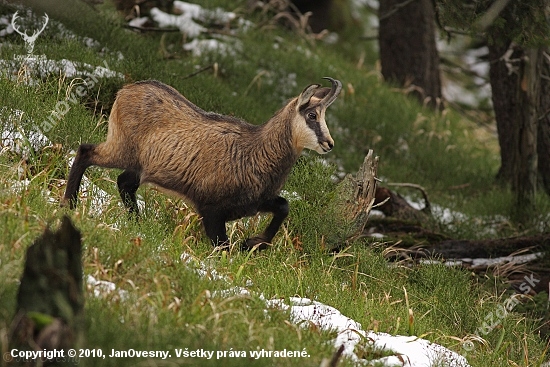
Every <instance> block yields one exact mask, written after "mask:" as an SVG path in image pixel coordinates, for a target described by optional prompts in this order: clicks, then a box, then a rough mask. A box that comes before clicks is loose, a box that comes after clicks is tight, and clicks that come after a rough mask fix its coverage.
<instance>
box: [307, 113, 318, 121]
mask: <svg viewBox="0 0 550 367" xmlns="http://www.w3.org/2000/svg"><path fill="white" fill-rule="evenodd" d="M307 118H308V119H310V120H313V121H316V120H317V114H316V113H315V112H310V113H308V114H307Z"/></svg>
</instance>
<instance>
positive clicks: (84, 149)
mask: <svg viewBox="0 0 550 367" xmlns="http://www.w3.org/2000/svg"><path fill="white" fill-rule="evenodd" d="M113 153H116V150H113V149H112V146H111V145H109V144H108V143H101V144H97V145H95V144H82V145H80V147H78V151H77V153H76V157H75V159H74V162H73V165H72V167H71V170H70V171H69V178H68V179H67V188H66V189H65V195H64V196H63V199H62V201H61V206H69V207H70V208H71V209H74V208H75V207H76V202H77V198H78V190H79V189H80V183H81V182H82V176H83V175H84V172H85V171H86V168H88V167H90V166H100V167H106V168H126V167H124V162H123V160H122V159H119V157H120V156H121V155H120V154H113Z"/></svg>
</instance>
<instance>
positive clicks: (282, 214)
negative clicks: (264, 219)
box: [242, 196, 289, 250]
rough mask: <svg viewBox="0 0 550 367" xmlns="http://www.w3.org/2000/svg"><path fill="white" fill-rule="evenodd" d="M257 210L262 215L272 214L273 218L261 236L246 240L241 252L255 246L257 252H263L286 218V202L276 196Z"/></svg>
mask: <svg viewBox="0 0 550 367" xmlns="http://www.w3.org/2000/svg"><path fill="white" fill-rule="evenodd" d="M258 210H259V211H260V212H262V213H273V218H272V219H271V222H270V223H269V225H268V226H267V228H266V229H265V230H264V232H263V233H262V234H260V235H258V236H254V237H252V238H249V239H248V240H246V242H245V243H244V244H243V246H242V249H243V250H250V249H252V247H254V246H256V245H259V246H258V249H259V250H264V249H266V248H267V247H268V245H269V244H270V243H271V241H272V240H273V237H275V235H276V234H277V231H278V230H279V228H280V227H281V224H283V221H284V220H285V218H286V217H287V216H288V210H289V209H288V201H287V200H286V199H285V198H283V197H281V196H277V197H276V198H275V199H271V200H268V201H266V202H264V203H262V205H260V207H259V208H258Z"/></svg>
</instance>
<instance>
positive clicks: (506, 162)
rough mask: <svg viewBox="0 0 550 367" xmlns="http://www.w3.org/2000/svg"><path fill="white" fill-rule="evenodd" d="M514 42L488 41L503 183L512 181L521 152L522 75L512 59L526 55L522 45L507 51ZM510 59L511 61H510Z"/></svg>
mask: <svg viewBox="0 0 550 367" xmlns="http://www.w3.org/2000/svg"><path fill="white" fill-rule="evenodd" d="M510 44H511V42H506V43H504V44H489V45H488V48H489V60H490V69H489V80H490V82H491V89H492V96H491V98H492V100H493V108H494V111H495V119H496V123H497V132H498V143H499V146H500V169H499V171H498V174H497V177H496V178H497V181H498V182H499V183H500V184H503V185H511V184H512V178H513V177H514V166H513V162H515V161H516V160H517V159H516V158H515V157H516V156H517V154H518V148H517V145H516V144H515V142H516V137H517V136H518V134H519V132H518V126H517V124H516V123H515V119H516V110H517V109H518V108H519V107H518V101H517V89H518V87H517V86H518V84H519V75H518V73H517V72H512V70H511V68H512V64H511V63H510V61H509V60H518V59H520V58H522V57H523V52H522V51H521V50H519V49H513V50H511V51H512V53H510V54H507V57H506V58H505V57H504V55H505V54H506V52H507V51H508V49H509V48H510ZM507 63H508V65H507Z"/></svg>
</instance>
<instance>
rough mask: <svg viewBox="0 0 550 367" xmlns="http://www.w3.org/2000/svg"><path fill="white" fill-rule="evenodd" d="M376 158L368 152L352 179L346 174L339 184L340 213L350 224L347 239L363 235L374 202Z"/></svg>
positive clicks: (376, 170)
mask: <svg viewBox="0 0 550 367" xmlns="http://www.w3.org/2000/svg"><path fill="white" fill-rule="evenodd" d="M378 160H379V158H378V157H374V156H373V151H372V150H369V151H368V153H367V156H366V157H365V159H364V160H363V164H362V165H361V167H360V168H359V171H357V175H356V176H355V177H353V176H352V175H350V174H348V175H347V176H346V177H345V178H344V179H343V180H342V182H341V183H340V184H339V187H338V191H339V196H340V198H341V202H342V203H343V204H342V208H341V212H342V213H343V216H344V217H345V219H346V221H347V222H348V223H351V229H350V231H349V232H350V235H349V236H348V239H350V240H352V239H356V238H358V237H360V236H362V235H363V232H364V231H365V226H366V225H367V220H368V217H369V213H370V211H371V209H372V206H373V204H374V201H375V193H376V182H377V180H378V179H377V178H376V175H377V172H378Z"/></svg>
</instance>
